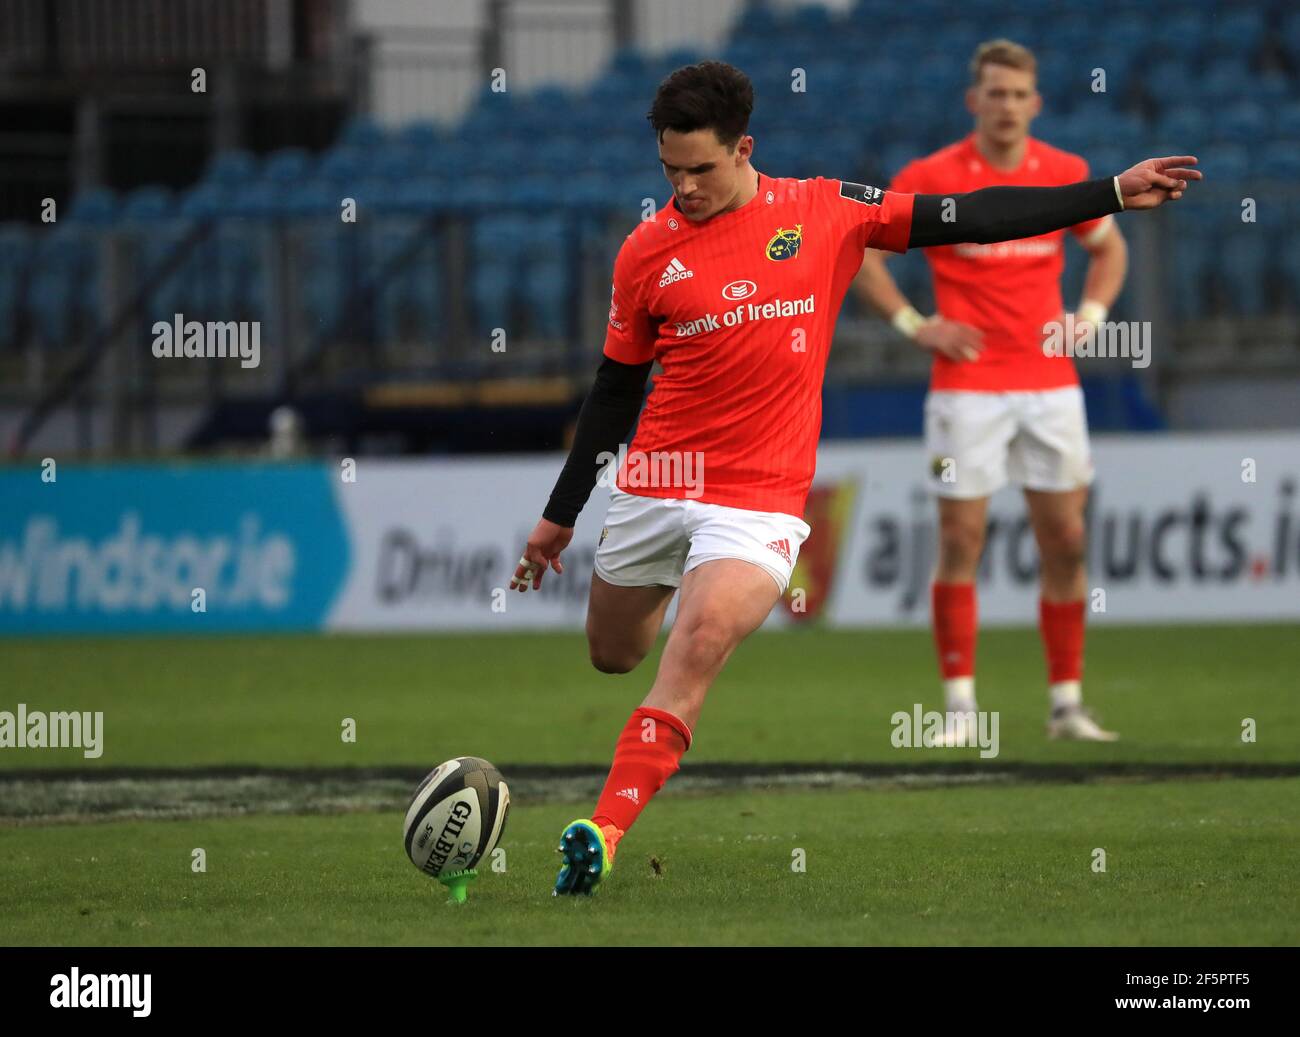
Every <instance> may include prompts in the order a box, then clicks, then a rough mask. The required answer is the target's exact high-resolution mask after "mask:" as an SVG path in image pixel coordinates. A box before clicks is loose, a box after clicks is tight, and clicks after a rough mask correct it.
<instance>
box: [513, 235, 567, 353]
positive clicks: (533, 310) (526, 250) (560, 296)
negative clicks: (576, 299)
mask: <svg viewBox="0 0 1300 1037" xmlns="http://www.w3.org/2000/svg"><path fill="white" fill-rule="evenodd" d="M572 230H573V228H572V227H571V226H570V225H569V223H568V222H567V221H566V220H565V219H564V218H563V217H560V216H557V215H554V214H547V215H545V216H538V217H531V218H529V219H528V220H527V221H526V222H525V223H524V226H523V248H522V251H523V256H524V276H523V285H522V293H521V294H522V301H523V305H524V311H525V313H526V315H527V318H528V321H529V328H530V330H531V331H532V332H533V333H534V334H537V335H540V336H542V337H544V338H561V337H563V336H564V335H565V334H566V332H567V331H568V330H569V328H568V324H569V319H568V312H567V308H568V304H569V300H570V298H571V296H572V292H573V265H572V264H573V263H574V262H575V261H576V253H575V250H574V249H573V247H572V242H571V234H572Z"/></svg>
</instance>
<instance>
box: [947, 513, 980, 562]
mask: <svg viewBox="0 0 1300 1037" xmlns="http://www.w3.org/2000/svg"><path fill="white" fill-rule="evenodd" d="M983 550H984V530H983V528H981V527H980V526H978V525H974V524H972V523H969V522H945V523H943V524H942V525H941V526H940V527H939V564H940V567H941V568H943V569H947V570H951V569H973V568H974V567H975V566H977V565H979V560H980V552H981V551H983Z"/></svg>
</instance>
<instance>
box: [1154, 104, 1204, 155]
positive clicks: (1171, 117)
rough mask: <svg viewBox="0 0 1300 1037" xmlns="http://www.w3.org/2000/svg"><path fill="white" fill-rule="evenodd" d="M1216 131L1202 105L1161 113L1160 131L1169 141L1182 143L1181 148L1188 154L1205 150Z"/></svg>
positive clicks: (1180, 107)
mask: <svg viewBox="0 0 1300 1037" xmlns="http://www.w3.org/2000/svg"><path fill="white" fill-rule="evenodd" d="M1213 130H1214V122H1213V120H1212V119H1211V118H1210V114H1209V113H1208V112H1206V110H1205V109H1204V108H1202V107H1201V106H1200V105H1196V104H1189V105H1180V106H1179V107H1177V108H1167V109H1165V111H1164V112H1163V113H1161V116H1160V121H1159V123H1158V131H1159V133H1160V135H1161V136H1162V137H1165V138H1167V139H1169V140H1177V141H1182V144H1181V147H1183V148H1186V149H1187V150H1188V152H1189V153H1190V152H1195V151H1196V150H1197V149H1198V148H1200V149H1204V148H1205V146H1206V144H1207V143H1209V140H1210V136H1211V134H1212V133H1213Z"/></svg>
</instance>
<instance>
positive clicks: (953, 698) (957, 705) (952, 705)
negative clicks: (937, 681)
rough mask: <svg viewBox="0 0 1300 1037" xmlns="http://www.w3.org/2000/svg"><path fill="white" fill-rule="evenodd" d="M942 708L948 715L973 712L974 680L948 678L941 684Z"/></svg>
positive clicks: (971, 678)
mask: <svg viewBox="0 0 1300 1037" xmlns="http://www.w3.org/2000/svg"><path fill="white" fill-rule="evenodd" d="M943 702H944V706H943V708H944V709H945V710H946V711H947V712H949V713H968V712H974V711H975V678H974V677H949V678H948V679H947V680H945V681H944V682H943Z"/></svg>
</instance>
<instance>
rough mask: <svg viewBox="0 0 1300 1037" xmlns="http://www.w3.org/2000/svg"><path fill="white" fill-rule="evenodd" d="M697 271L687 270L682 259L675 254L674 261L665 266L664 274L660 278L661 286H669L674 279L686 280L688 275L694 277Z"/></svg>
mask: <svg viewBox="0 0 1300 1037" xmlns="http://www.w3.org/2000/svg"><path fill="white" fill-rule="evenodd" d="M694 276H695V271H693V270H687V269H686V267H684V266H682V261H681V260H680V259H678V258H677V257H676V256H673V261H672V262H671V263H669V264H668V265H667V266H666V267H664V273H663V276H662V277H660V278H659V287H660V288H667V287H668V286H669V285H670V284H672V283H673V282H674V281H685V280H686V279H687V278H688V277H694Z"/></svg>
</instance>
